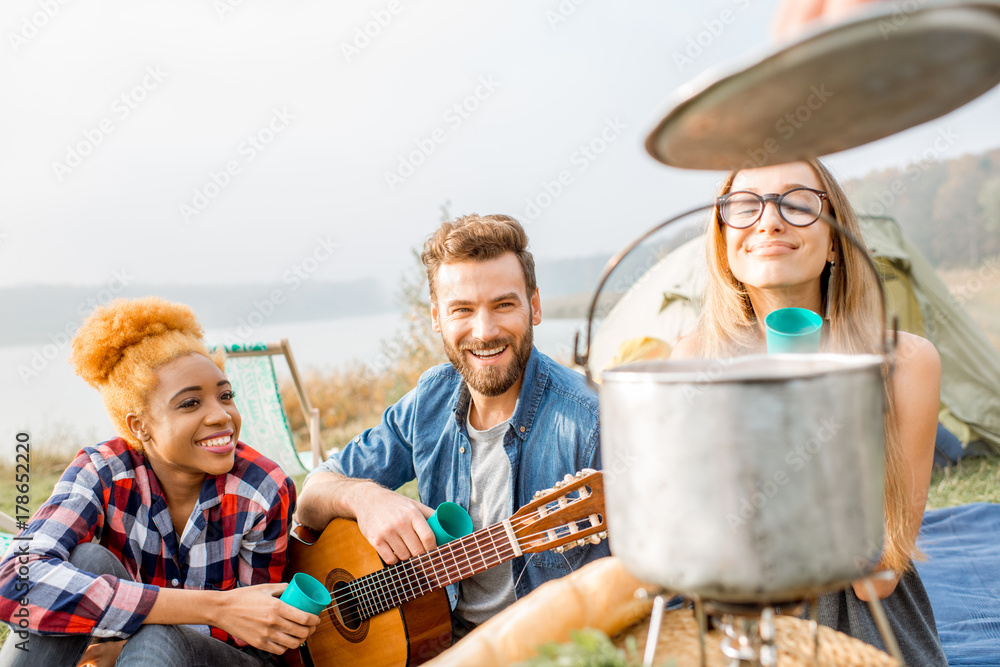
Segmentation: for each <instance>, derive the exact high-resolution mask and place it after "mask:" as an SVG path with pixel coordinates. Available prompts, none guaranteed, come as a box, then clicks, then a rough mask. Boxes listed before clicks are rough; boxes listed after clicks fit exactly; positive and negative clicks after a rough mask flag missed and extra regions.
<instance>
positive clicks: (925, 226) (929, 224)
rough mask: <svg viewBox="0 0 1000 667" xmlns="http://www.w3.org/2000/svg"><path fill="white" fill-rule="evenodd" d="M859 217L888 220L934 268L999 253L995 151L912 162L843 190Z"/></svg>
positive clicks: (999, 178)
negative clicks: (950, 158) (900, 229)
mask: <svg viewBox="0 0 1000 667" xmlns="http://www.w3.org/2000/svg"><path fill="white" fill-rule="evenodd" d="M845 185H846V186H847V189H848V194H849V195H850V198H851V201H852V202H853V203H854V205H855V207H856V208H857V209H858V211H860V212H863V213H870V214H873V215H890V216H892V217H894V218H895V219H896V220H897V221H898V222H899V224H900V226H901V227H902V228H903V232H904V233H905V234H906V235H907V237H909V239H910V240H911V241H913V243H914V244H915V245H916V246H917V247H918V248H919V249H920V250H921V251H922V252H923V253H924V254H925V255H927V258H928V259H929V260H930V261H931V263H932V264H934V265H935V266H939V267H948V268H952V267H974V266H978V265H979V264H980V262H981V261H982V259H983V258H984V257H992V256H995V255H997V254H998V253H1000V149H994V150H991V151H987V152H985V153H980V154H977V155H962V156H960V157H957V158H954V159H952V160H945V161H940V162H938V161H933V160H929V161H928V160H921V159H919V158H918V159H917V160H916V161H912V162H910V163H909V164H907V165H905V166H903V167H900V168H893V169H885V170H883V171H877V172H873V173H871V174H868V175H867V176H864V177H863V178H859V179H856V180H853V181H850V182H848V183H846V184H845Z"/></svg>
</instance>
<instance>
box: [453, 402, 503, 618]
mask: <svg viewBox="0 0 1000 667" xmlns="http://www.w3.org/2000/svg"><path fill="white" fill-rule="evenodd" d="M470 409H471V406H470ZM509 425H510V420H507V421H505V422H503V423H500V424H497V425H496V426H494V427H493V428H489V429H486V430H485V431H477V430H476V429H474V428H473V427H472V424H471V423H469V416H468V415H466V417H465V427H466V429H467V430H468V432H469V443H470V444H471V446H472V495H471V497H470V502H469V514H470V515H471V516H472V526H473V528H474V529H476V530H479V529H480V528H485V527H487V526H492V525H493V524H495V523H499V522H501V521H503V520H504V519H507V518H509V517H510V515H511V513H512V511H513V510H512V509H511V507H510V459H508V458H507V454H506V452H504V449H503V437H504V434H505V433H506V432H507V427H508V426H509ZM514 600H515V595H514V576H513V573H512V570H511V564H510V561H507V562H506V563H502V564H500V565H497V566H496V567H493V568H490V569H488V570H485V571H483V572H480V573H479V574H477V575H476V576H474V577H471V578H469V579H466V580H464V581H462V583H461V585H460V586H459V589H458V603H457V604H456V605H455V611H456V612H457V613H458V615H459V616H461V617H462V618H464V619H465V620H466V621H469V622H470V623H475V624H476V625H479V624H480V623H484V622H486V621H487V620H489V619H490V617H492V616H493V615H495V614H497V613H499V612H500V611H502V610H503V609H505V608H506V607H508V606H509V605H511V604H513V603H514Z"/></svg>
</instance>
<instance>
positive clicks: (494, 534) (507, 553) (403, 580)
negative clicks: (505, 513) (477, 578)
mask: <svg viewBox="0 0 1000 667" xmlns="http://www.w3.org/2000/svg"><path fill="white" fill-rule="evenodd" d="M517 551H518V550H517V549H515V548H514V545H513V544H512V543H511V540H510V537H509V536H508V534H507V531H506V529H505V528H504V525H503V524H502V523H499V524H496V525H493V526H490V527H488V528H483V529H481V530H477V531H476V532H474V533H472V534H470V535H466V536H465V537H463V538H461V539H457V540H453V541H451V542H448V543H447V544H444V545H442V546H440V547H438V548H437V549H435V550H433V551H430V552H428V553H425V554H422V555H420V556H417V557H415V558H411V559H409V560H406V561H403V562H401V563H396V564H394V565H389V566H387V567H385V568H383V569H381V570H378V571H377V572H372V573H371V574H369V575H366V576H363V577H360V578H358V579H355V580H353V581H352V582H351V583H350V591H351V594H352V597H353V599H354V602H355V605H356V609H357V613H358V614H359V615H360V616H361V617H363V618H370V617H372V616H375V615H377V614H381V613H382V612H384V611H387V610H389V609H392V608H394V607H398V606H400V605H403V604H405V603H407V602H409V601H410V600H413V599H415V598H418V597H420V596H421V595H425V594H427V593H430V592H431V591H434V590H437V589H439V588H444V587H445V586H448V585H450V584H453V583H455V582H456V581H461V580H462V579H468V578H469V577H471V576H474V575H476V574H479V573H480V572H482V571H484V570H488V569H489V568H491V567H495V566H497V565H500V564H501V563H504V562H506V561H509V560H511V559H512V558H514V557H515V556H516V555H517Z"/></svg>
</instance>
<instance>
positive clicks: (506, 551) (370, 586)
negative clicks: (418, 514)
mask: <svg viewBox="0 0 1000 667" xmlns="http://www.w3.org/2000/svg"><path fill="white" fill-rule="evenodd" d="M537 514H538V513H537V511H535V512H532V513H529V514H527V515H525V516H524V517H521V518H519V519H518V520H517V523H518V524H526V523H528V520H529V519H530V520H531V521H533V520H535V519H533V518H532V515H537ZM581 521H589V518H588V517H584V518H581V519H576V520H574V521H572V522H570V523H573V524H576V523H578V522H581ZM511 523H512V525H513V524H514V522H513V521H512V522H511ZM519 527H523V526H519ZM563 527H565V526H560V527H557V528H551V529H548V530H543V531H539V532H536V533H531V534H528V535H525V536H524V537H523V538H520V539H518V543H519V544H525V545H526V546H527V548H529V549H530V548H531V547H534V546H538V545H540V544H544V541H541V540H540V538H544V537H546V536H548V533H549V532H550V531H552V530H557V529H558V528H563ZM591 528H594V526H591V525H588V526H584V528H583V530H582V531H579V532H585V531H586V530H588V529H591ZM498 529H499V530H498ZM500 535H502V536H503V537H505V538H506V537H507V535H506V531H505V530H503V526H502V525H501V524H497V525H494V526H490V527H488V528H483V529H480V530H478V531H476V532H475V533H472V534H471V535H469V536H467V537H466V538H463V539H462V540H455V541H453V542H449V543H447V544H445V545H442V546H441V547H439V548H438V549H436V550H434V551H432V552H428V553H425V554H421V555H420V556H417V557H416V559H409V560H407V561H402V562H401V563H400V565H403V564H407V563H413V565H417V564H421V565H422V564H424V563H417V562H415V561H416V560H417V559H423V560H427V561H429V562H430V564H431V566H432V568H431V570H432V572H431V573H432V574H433V575H434V577H435V578H437V579H439V580H440V579H441V578H442V577H441V573H440V571H441V570H442V569H443V570H444V574H445V577H444V578H445V579H447V578H450V574H451V568H452V566H455V565H456V564H457V562H458V560H459V556H462V557H464V558H465V559H466V560H468V557H469V556H470V554H469V553H468V548H469V547H472V546H475V547H478V548H482V547H483V546H484V545H485V546H486V547H487V548H488V547H490V546H492V548H493V551H494V553H495V554H496V557H497V558H498V559H499V560H498V562H497V563H495V564H494V565H499V564H500V563H502V562H505V561H507V560H509V559H510V557H512V556H513V554H514V553H515V551H514V548H513V545H512V544H511V543H510V541H509V540H507V541H506V545H500V546H498V545H497V543H496V539H495V538H496V537H497V536H500ZM469 537H474V538H475V539H474V540H472V541H471V542H470V543H469V544H466V543H465V541H466V540H468V538H469ZM536 540H538V542H537V543H535V541H536ZM449 546H451V548H450V549H448V551H450V552H451V553H450V555H449V556H448V557H447V558H441V559H440V560H439V561H438V562H434V559H433V555H434V554H437V553H439V552H443V551H444V550H445V548H446V547H449ZM459 546H460V547H461V548H462V551H463V552H465V553H463V554H461V555H460V554H459V553H458V549H457V547H459ZM473 555H475V554H473ZM479 556H480V560H481V562H483V563H485V562H486V560H487V559H488V558H489V555H487V554H485V553H483V554H479ZM470 562H471V561H470ZM394 565H395V564H394ZM489 567H493V565H491V566H489ZM390 568H392V569H393V571H392V572H389V575H391V578H389V579H386V578H385V577H382V581H381V582H377V583H381V584H386V583H395V584H404V583H406V584H410V585H412V584H414V583H415V584H417V585H418V586H419V588H420V589H421V590H422V589H423V588H424V586H423V584H422V583H421V581H419V580H418V579H416V577H417V576H420V575H423V577H424V579H425V581H426V583H427V584H429V585H430V590H428V591H427V593H429V592H431V591H433V590H437V589H438V588H441V586H440V585H439V584H437V585H436V582H434V581H431V580H430V578H429V577H427V571H426V570H425V569H422V571H421V572H414V571H413V568H412V567H411V568H410V571H408V572H405V573H401V572H400V571H399V569H402V568H399V569H396V568H395V567H394V566H389V568H384V569H382V570H376V571H375V572H372V573H370V574H368V575H364V576H363V577H359V578H358V579H354V580H352V581H351V582H346V583H347V585H348V587H350V584H351V583H353V582H356V581H360V580H362V579H366V578H368V577H372V580H371V581H368V582H366V584H367V585H365V586H362V587H361V588H359V589H355V591H354V592H351V591H350V590H349V591H348V592H347V593H345V594H338V595H337V596H336V597H335V600H334V601H333V602H332V603H331V604H330V605H329V606H327V607H326V610H327V611H330V608H331V607H338V608H339V605H340V604H341V603H342V602H344V601H345V600H349V599H351V598H355V599H357V598H359V597H361V596H363V595H366V594H368V595H370V594H371V593H373V592H375V593H377V594H379V595H380V596H381V599H375V600H374V602H375V603H376V604H384V603H388V604H389V606H388V607H387V608H386V609H380V610H378V611H376V613H370V612H371V611H372V609H370V608H369V609H365V608H364V606H362V605H360V604H357V605H355V608H356V609H361V610H362V611H363V612H364V613H366V614H369V615H368V616H366V619H367V618H371V617H373V616H377V615H378V614H380V613H383V612H385V611H388V610H389V609H393V608H396V607H399V606H400V605H401V604H404V603H403V602H396V601H394V600H393V599H392V597H393V596H392V595H391V594H390V593H388V592H385V593H383V592H382V591H377V590H376V588H375V586H374V584H375V583H376V582H375V581H374V579H375V577H373V576H372V575H379V574H385V573H386V572H387V570H390ZM473 569H475V566H473ZM487 569H488V568H487ZM398 574H402V575H403V576H400V577H396V576H395V575H398ZM458 574H459V579H461V578H465V577H463V576H462V568H461V567H460V566H459V567H458ZM412 590H413V588H411V592H412ZM424 594H426V593H423V592H421V593H419V594H418V595H417V596H416V597H419V596H420V595H424ZM408 601H409V600H407V602H408ZM365 606H370V605H365ZM331 616H332V612H331ZM358 616H359V619H358V620H365V619H361V618H360V614H359V615H358ZM327 626H331V627H327ZM332 626H333V620H332V618H329V619H326V620H323V621H321V622H320V624H319V625H318V626H317V628H316V632H314V633H313V634H314V636H315V634H317V633H319V632H324V631H327V630H330V629H333V628H332Z"/></svg>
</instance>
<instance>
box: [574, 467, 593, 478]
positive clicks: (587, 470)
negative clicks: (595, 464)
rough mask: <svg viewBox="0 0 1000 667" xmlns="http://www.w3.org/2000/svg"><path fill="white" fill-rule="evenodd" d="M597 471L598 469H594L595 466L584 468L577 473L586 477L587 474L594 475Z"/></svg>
mask: <svg viewBox="0 0 1000 667" xmlns="http://www.w3.org/2000/svg"><path fill="white" fill-rule="evenodd" d="M595 472H597V471H596V470H594V469H593V468H584V469H583V470H581V471H580V472H578V473H576V474H577V475H579V476H581V477H584V476H586V475H593V474H594V473H595Z"/></svg>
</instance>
